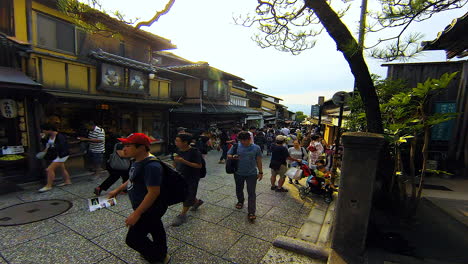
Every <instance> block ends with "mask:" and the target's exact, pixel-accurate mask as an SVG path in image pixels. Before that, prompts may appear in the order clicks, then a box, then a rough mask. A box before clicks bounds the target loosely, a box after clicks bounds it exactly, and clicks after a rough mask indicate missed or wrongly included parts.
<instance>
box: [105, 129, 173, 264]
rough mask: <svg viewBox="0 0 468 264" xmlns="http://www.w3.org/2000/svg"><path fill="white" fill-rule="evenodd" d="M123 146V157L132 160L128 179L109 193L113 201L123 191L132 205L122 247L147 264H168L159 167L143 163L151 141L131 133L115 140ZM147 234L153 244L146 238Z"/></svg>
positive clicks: (154, 163) (157, 164) (146, 159)
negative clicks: (134, 252)
mask: <svg viewBox="0 0 468 264" xmlns="http://www.w3.org/2000/svg"><path fill="white" fill-rule="evenodd" d="M119 140H120V141H121V142H122V143H123V145H124V149H123V152H124V156H125V157H129V158H133V159H135V162H133V164H132V165H131V167H130V171H129V179H128V181H126V182H125V183H124V184H122V185H121V186H120V187H118V188H117V189H115V190H113V191H112V192H110V193H109V198H111V197H116V196H117V195H118V194H119V193H120V192H121V191H123V190H125V189H127V192H128V197H129V198H130V202H131V203H132V207H133V210H134V211H133V213H131V214H130V215H129V216H128V217H127V220H125V223H126V224H127V226H128V227H129V230H128V233H127V238H126V243H127V245H128V246H129V247H131V248H133V249H134V250H136V251H138V252H139V253H140V254H141V255H142V256H143V257H144V258H145V259H146V260H147V261H149V262H150V263H164V264H166V263H168V262H169V260H170V256H169V254H167V240H166V239H167V238H166V231H165V230H164V226H163V223H162V221H161V217H162V216H163V215H164V213H166V210H167V205H166V204H165V203H164V202H162V200H161V199H158V197H159V194H160V191H161V189H160V186H161V183H162V167H161V164H160V163H159V162H147V161H148V160H149V159H151V158H152V157H153V155H151V153H150V152H149V151H150V144H151V141H152V140H151V139H150V138H149V137H148V136H146V135H145V134H142V133H133V134H131V135H130V136H128V137H127V138H119ZM148 234H151V236H152V238H153V241H151V240H150V239H149V238H148Z"/></svg>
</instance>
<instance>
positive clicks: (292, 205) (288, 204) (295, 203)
mask: <svg viewBox="0 0 468 264" xmlns="http://www.w3.org/2000/svg"><path fill="white" fill-rule="evenodd" d="M303 205H304V201H302V200H301V199H300V198H299V199H294V198H289V197H285V198H284V199H283V200H282V201H281V202H280V203H279V204H278V207H282V208H285V209H288V210H290V211H297V212H303V210H302V206H303ZM309 211H310V210H306V211H305V212H309Z"/></svg>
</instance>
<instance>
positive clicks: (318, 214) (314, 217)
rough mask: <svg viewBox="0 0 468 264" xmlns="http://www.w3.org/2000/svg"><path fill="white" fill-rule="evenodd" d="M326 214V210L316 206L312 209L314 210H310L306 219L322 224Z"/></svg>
mask: <svg viewBox="0 0 468 264" xmlns="http://www.w3.org/2000/svg"><path fill="white" fill-rule="evenodd" d="M325 214H326V212H324V211H322V210H318V209H316V208H314V209H312V211H310V214H309V216H308V217H307V219H306V221H310V222H313V223H317V224H320V225H321V224H322V223H323V221H324V220H325Z"/></svg>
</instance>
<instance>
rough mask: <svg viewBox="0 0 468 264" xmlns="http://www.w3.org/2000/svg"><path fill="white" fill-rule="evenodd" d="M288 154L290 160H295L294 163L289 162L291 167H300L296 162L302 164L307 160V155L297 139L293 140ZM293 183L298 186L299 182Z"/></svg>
mask: <svg viewBox="0 0 468 264" xmlns="http://www.w3.org/2000/svg"><path fill="white" fill-rule="evenodd" d="M288 152H289V156H291V158H293V159H295V160H296V161H290V165H291V167H300V165H301V164H300V163H299V162H298V161H300V162H301V163H302V162H304V161H305V162H307V161H308V160H309V154H308V153H307V150H306V149H305V148H304V147H302V146H301V144H300V143H299V140H298V139H296V140H294V142H293V147H290V148H289V149H288ZM289 183H290V184H292V183H293V181H292V179H291V178H289ZM294 183H295V184H299V181H298V180H295V181H294Z"/></svg>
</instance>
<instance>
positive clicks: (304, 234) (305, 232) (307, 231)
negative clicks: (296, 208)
mask: <svg viewBox="0 0 468 264" xmlns="http://www.w3.org/2000/svg"><path fill="white" fill-rule="evenodd" d="M321 228H322V225H320V224H316V223H312V222H305V223H304V225H302V227H301V231H299V238H300V239H302V240H306V241H310V242H312V243H315V242H316V241H317V238H318V236H319V234H320V229H321Z"/></svg>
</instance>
